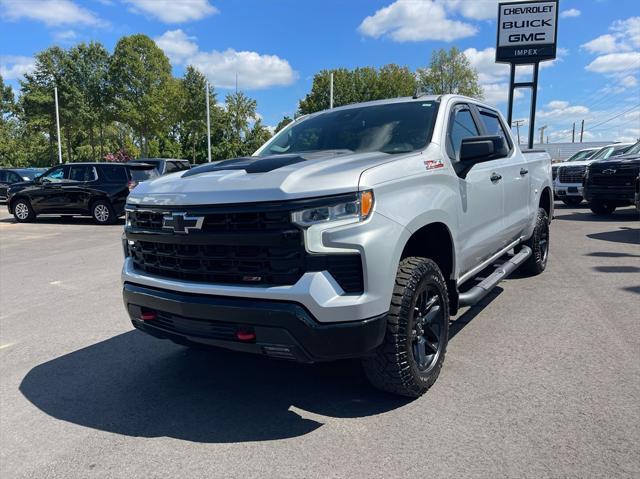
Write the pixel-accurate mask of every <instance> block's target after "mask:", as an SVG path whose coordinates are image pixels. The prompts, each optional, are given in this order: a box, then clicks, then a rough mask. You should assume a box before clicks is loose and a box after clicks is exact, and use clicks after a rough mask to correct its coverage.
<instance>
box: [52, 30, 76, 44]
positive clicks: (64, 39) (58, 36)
mask: <svg viewBox="0 0 640 479" xmlns="http://www.w3.org/2000/svg"><path fill="white" fill-rule="evenodd" d="M53 38H54V39H55V40H56V41H57V42H60V43H69V42H73V41H74V40H75V39H76V38H78V34H77V33H76V32H75V31H74V30H62V31H60V32H56V33H54V34H53Z"/></svg>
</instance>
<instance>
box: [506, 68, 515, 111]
mask: <svg viewBox="0 0 640 479" xmlns="http://www.w3.org/2000/svg"><path fill="white" fill-rule="evenodd" d="M510 65H511V74H510V75H509V114H508V117H507V121H508V122H509V124H511V122H512V117H513V88H514V86H513V85H514V84H515V82H516V64H515V63H511V64H510Z"/></svg>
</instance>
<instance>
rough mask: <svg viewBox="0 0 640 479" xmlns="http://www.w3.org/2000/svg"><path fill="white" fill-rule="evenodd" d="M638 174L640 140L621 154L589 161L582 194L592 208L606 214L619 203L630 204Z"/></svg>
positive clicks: (596, 212)
mask: <svg viewBox="0 0 640 479" xmlns="http://www.w3.org/2000/svg"><path fill="white" fill-rule="evenodd" d="M639 174H640V142H638V143H636V144H635V145H633V146H632V147H631V148H629V149H628V150H627V151H626V153H625V154H624V155H622V156H615V157H611V158H609V159H606V160H600V161H595V162H593V163H591V164H590V165H589V166H588V167H587V169H586V172H585V176H584V197H585V199H586V200H587V202H588V203H589V207H590V208H591V211H593V212H594V213H595V214H598V215H608V214H611V213H613V212H614V211H615V209H616V208H617V207H619V206H629V205H633V204H634V201H635V188H636V186H635V182H636V179H637V178H638V175H639Z"/></svg>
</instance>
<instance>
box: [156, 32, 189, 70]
mask: <svg viewBox="0 0 640 479" xmlns="http://www.w3.org/2000/svg"><path fill="white" fill-rule="evenodd" d="M193 40H195V38H194V37H190V36H188V35H187V34H186V33H185V32H183V31H182V30H180V29H178V30H168V31H166V32H164V33H163V34H162V35H160V36H159V37H158V38H156V39H155V42H156V44H157V45H158V46H159V47H160V48H162V50H164V52H165V53H166V55H167V56H168V57H169V60H171V61H172V62H174V63H179V64H181V63H183V62H184V61H185V60H186V59H187V58H190V57H192V56H194V55H195V54H196V53H198V45H197V44H196V43H195V42H194V41H193Z"/></svg>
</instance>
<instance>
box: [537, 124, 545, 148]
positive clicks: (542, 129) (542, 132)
mask: <svg viewBox="0 0 640 479" xmlns="http://www.w3.org/2000/svg"><path fill="white" fill-rule="evenodd" d="M546 129H547V125H544V126H541V127H540V128H538V130H540V144H541V145H542V143H544V141H543V140H544V130H546Z"/></svg>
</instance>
